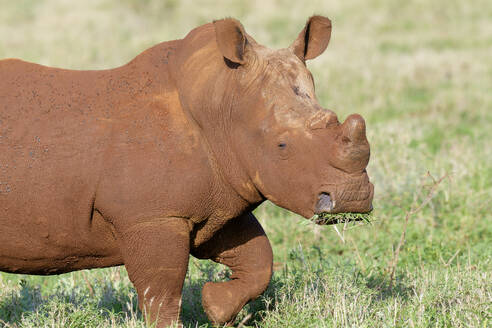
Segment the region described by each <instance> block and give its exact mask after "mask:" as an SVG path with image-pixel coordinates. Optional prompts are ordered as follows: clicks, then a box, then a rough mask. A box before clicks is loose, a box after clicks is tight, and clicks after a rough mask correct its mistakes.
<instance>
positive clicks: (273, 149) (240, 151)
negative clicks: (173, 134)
mask: <svg viewBox="0 0 492 328" xmlns="http://www.w3.org/2000/svg"><path fill="white" fill-rule="evenodd" d="M330 35H331V21H330V20H329V19H327V18H325V17H321V16H313V17H311V18H310V19H309V20H308V22H307V24H306V26H305V27H304V29H303V30H302V31H301V33H300V34H299V36H298V37H297V39H296V40H295V41H294V42H293V43H292V45H291V46H290V47H288V48H286V49H280V50H271V49H269V48H266V47H264V46H262V45H260V44H258V43H257V42H256V41H255V40H254V39H253V38H252V37H251V36H250V35H248V34H247V33H246V32H245V30H244V28H243V26H242V25H241V23H239V22H238V21H237V20H234V19H224V20H220V21H215V22H214V23H213V24H207V25H204V26H202V27H200V28H198V29H196V30H193V31H192V32H190V34H188V36H187V37H186V38H185V39H184V41H185V42H184V43H183V46H182V47H181V48H180V49H179V50H178V51H177V53H176V58H177V61H179V62H180V64H179V65H178V66H177V67H178V68H177V70H176V71H175V72H174V73H173V74H174V76H181V77H184V78H177V79H176V80H178V82H177V84H178V88H179V89H180V90H185V89H186V90H187V92H180V101H181V103H182V106H183V108H185V109H186V112H187V113H188V115H189V116H190V118H191V120H193V121H194V122H195V123H196V125H197V127H198V128H199V129H200V130H201V132H202V135H203V136H204V137H205V139H206V140H207V141H208V144H209V146H210V149H211V153H213V154H214V157H215V159H216V162H217V166H219V167H220V168H221V170H222V171H223V172H225V173H223V176H224V177H225V179H226V180H227V181H228V183H229V184H231V185H232V186H233V187H234V189H235V190H236V191H237V192H238V194H241V196H242V197H243V198H244V199H249V200H250V202H252V203H254V202H258V201H261V200H264V199H265V198H266V199H269V200H270V201H272V202H273V203H275V204H276V205H278V206H281V207H283V208H286V209H288V210H290V211H293V212H295V213H298V214H300V215H302V216H304V217H306V218H310V217H312V216H313V215H314V214H320V213H322V212H330V213H339V212H368V211H370V210H371V209H372V205H371V203H372V198H373V191H374V188H373V185H372V184H371V183H370V182H369V178H368V175H367V172H366V166H367V164H368V161H369V153H370V151H369V143H368V141H367V138H366V126H365V122H364V119H363V118H362V117H361V116H360V115H358V114H353V115H350V116H349V117H348V118H347V119H346V120H345V122H343V123H340V122H339V121H338V119H337V116H336V114H335V113H334V112H333V111H331V110H328V109H324V108H323V107H321V105H320V104H319V102H318V99H317V97H316V94H315V87H314V80H313V77H312V75H311V73H310V72H309V70H308V69H307V67H306V61H307V60H310V59H313V58H315V57H317V56H319V55H320V54H321V53H322V52H323V51H324V50H325V49H326V47H327V45H328V43H329V40H330ZM197 72H199V73H197Z"/></svg>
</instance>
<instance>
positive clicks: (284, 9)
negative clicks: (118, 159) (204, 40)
mask: <svg viewBox="0 0 492 328" xmlns="http://www.w3.org/2000/svg"><path fill="white" fill-rule="evenodd" d="M312 14H321V15H325V16H328V17H329V18H331V19H332V22H333V32H332V39H331V42H330V45H329V46H328V49H327V51H326V52H325V53H324V54H323V55H322V56H321V57H319V58H317V59H315V60H313V61H311V62H309V63H308V68H309V69H310V70H311V71H312V73H313V76H314V79H315V81H316V90H317V95H318V98H319V99H320V102H321V104H322V105H323V106H324V107H327V108H330V109H333V110H334V111H335V112H336V113H337V114H338V115H339V118H340V120H343V119H345V117H346V116H347V115H349V114H351V113H354V112H357V113H360V114H361V115H363V116H364V117H365V118H366V123H367V131H368V139H369V141H370V143H371V161H370V164H369V167H368V173H369V176H370V177H371V179H372V181H373V183H374V185H375V188H376V193H375V200H374V206H375V208H376V210H375V212H374V221H373V222H372V224H364V225H359V224H357V225H350V226H345V227H344V226H343V225H339V226H337V227H336V228H337V230H335V229H334V227H333V226H326V227H319V226H314V225H312V224H310V223H309V222H307V221H304V220H302V219H301V218H299V217H298V216H296V215H294V214H292V213H289V212H287V211H285V210H282V209H279V208H277V207H275V206H274V205H272V204H270V203H266V204H264V205H262V206H261V207H260V208H259V209H257V210H256V215H257V216H258V217H259V218H260V221H261V223H262V225H263V226H264V228H265V230H266V232H267V234H268V236H269V237H270V239H271V241H272V244H273V248H274V253H275V269H276V271H275V274H274V277H273V280H272V283H271V286H270V287H269V289H268V290H267V292H266V293H265V295H264V296H262V297H260V298H259V299H258V300H256V301H255V302H253V303H251V304H250V305H248V306H247V307H246V308H245V309H244V310H243V311H242V312H241V314H240V315H239V317H238V320H237V322H236V324H237V325H240V326H258V327H429V326H433V327H489V326H490V322H491V320H492V310H491V303H492V295H491V291H492V283H491V280H492V279H491V272H492V264H491V258H492V246H491V245H492V214H491V210H492V205H491V203H490V202H491V199H492V92H491V90H492V19H491V18H492V2H490V1H485V0H476V1H456V0H447V1H445V0H434V1H424V0H413V1H391V0H389V1H383V0H365V1H363V0H347V1H309V2H301V1H296V2H292V1H285V0H271V1H270V0H263V1H237V0H233V1H219V0H202V1H189V0H184V1H177V0H175V1H158V0H141V1H138V0H121V1H109V0H99V1H96V0H85V1H69V0H56V1H55V0H50V1H48V0H37V1H36V0H16V1H9V0H0V58H9V57H17V58H21V59H24V60H27V61H32V62H36V63H40V64H44V65H50V66H57V67H63V68H73V69H104V68H111V67H116V66H120V65H123V64H125V63H126V62H128V61H130V60H131V59H132V58H133V57H135V56H136V55H137V54H139V53H140V52H142V51H143V50H145V49H147V48H149V47H150V46H152V45H154V44H156V43H159V42H162V41H166V40H173V39H177V38H182V37H184V36H185V35H186V33H187V32H189V31H190V30H191V29H192V28H194V27H196V26H199V25H201V24H204V23H207V22H210V21H212V20H214V19H218V18H223V17H228V16H231V17H235V18H238V19H239V20H240V21H241V22H242V23H243V25H244V27H245V29H246V31H247V32H248V33H249V34H250V35H252V36H253V37H254V38H255V39H256V40H257V41H258V42H259V43H262V44H265V45H267V46H269V47H272V48H283V47H287V46H288V45H290V43H291V42H292V41H293V40H294V39H295V37H296V36H297V34H298V33H299V31H300V30H301V29H302V28H303V26H304V23H305V21H306V20H307V18H308V17H309V16H311V15H312ZM0 78H1V76H0ZM442 176H444V177H445V178H444V179H443V180H442V182H441V183H440V184H439V185H437V186H435V180H438V179H439V178H440V177H442ZM433 186H435V188H434V189H435V192H433V193H432V196H433V197H432V199H431V200H430V201H429V202H428V203H427V204H426V206H424V207H423V208H422V210H421V211H419V212H417V213H415V214H414V215H411V216H409V220H408V226H407V227H406V228H405V216H406V213H408V212H409V211H410V210H411V209H413V208H416V207H417V206H418V205H419V204H421V203H422V202H423V201H424V200H425V199H426V197H427V195H428V193H429V192H431V191H432V190H431V188H432V187H433ZM404 231H405V232H406V234H405V236H404V237H405V238H404V240H405V242H404V243H403V245H402V247H401V248H400V252H399V256H398V262H397V263H395V253H396V249H398V243H399V241H400V238H401V237H402V233H403V232H404ZM0 242H1V240H0ZM393 271H394V275H392V272H393ZM228 274H229V272H228V270H226V269H224V268H223V267H222V266H219V265H215V264H212V263H209V262H207V261H198V260H196V259H191V260H190V270H189V273H188V277H187V280H186V284H185V289H184V294H183V311H182V313H183V321H184V324H185V326H186V327H207V326H210V324H209V323H208V321H207V319H206V317H205V315H204V313H203V310H202V309H201V305H200V288H201V286H202V284H203V283H204V282H205V281H208V280H220V279H224V278H227V276H228ZM143 326H145V324H144V322H143V320H142V318H141V314H140V313H138V311H137V310H136V296H135V292H134V290H133V289H132V286H131V284H130V283H129V281H128V278H127V276H126V272H125V270H124V269H123V268H111V269H105V270H91V271H81V272H75V273H70V274H66V275H61V276H54V277H34V276H22V275H10V274H2V273H0V327H143Z"/></svg>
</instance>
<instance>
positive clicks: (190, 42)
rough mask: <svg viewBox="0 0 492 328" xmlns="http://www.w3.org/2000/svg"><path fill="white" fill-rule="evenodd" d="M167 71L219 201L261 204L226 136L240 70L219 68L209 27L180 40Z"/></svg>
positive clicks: (219, 57) (219, 59)
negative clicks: (208, 164) (196, 137)
mask: <svg viewBox="0 0 492 328" xmlns="http://www.w3.org/2000/svg"><path fill="white" fill-rule="evenodd" d="M169 72H170V76H171V79H172V80H173V82H174V85H175V86H176V88H177V90H178V93H179V99H180V102H181V106H182V108H183V111H184V113H185V115H186V116H187V118H188V119H189V121H190V122H192V124H193V126H194V127H195V128H196V130H197V131H198V132H199V134H200V135H201V137H202V140H203V142H204V145H205V149H206V150H207V152H208V157H209V160H210V162H211V166H212V167H213V169H214V173H215V179H216V182H217V189H218V190H219V192H218V198H219V199H220V201H221V202H222V203H227V202H229V203H231V204H237V205H236V206H237V208H238V209H239V208H241V210H245V209H247V208H250V207H251V206H256V205H257V204H259V203H260V202H262V201H263V200H264V199H265V198H264V197H263V195H262V194H261V193H260V192H259V191H258V190H257V189H256V187H255V185H254V184H253V182H252V179H251V178H250V177H249V176H248V174H247V171H246V170H245V169H244V167H243V166H242V165H241V162H240V160H239V158H238V156H237V151H238V150H237V149H235V147H234V145H233V144H232V138H231V134H233V133H234V131H231V126H232V124H231V123H232V122H231V120H232V116H233V111H234V109H235V108H234V105H235V103H236V99H235V98H236V95H237V94H238V92H237V91H238V90H237V85H238V83H237V81H238V78H239V77H240V74H242V72H240V71H239V70H235V69H231V68H228V67H227V66H225V65H224V58H223V56H222V55H221V54H220V52H219V50H218V48H217V44H216V41H215V30H214V28H213V25H212V24H206V25H203V26H201V27H199V28H197V29H195V30H193V31H191V32H190V33H189V34H188V35H187V36H186V37H185V38H184V39H182V40H180V41H179V46H178V47H177V49H176V52H174V53H173V54H172V55H171V56H170V58H169ZM232 198H234V199H235V200H234V201H232ZM231 201H232V202H231Z"/></svg>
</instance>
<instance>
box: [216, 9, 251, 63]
mask: <svg viewBox="0 0 492 328" xmlns="http://www.w3.org/2000/svg"><path fill="white" fill-rule="evenodd" d="M214 26H215V37H216V39H217V45H218V46H219V50H220V52H221V53H222V55H223V56H224V57H225V58H227V59H228V60H229V61H231V62H233V63H236V64H241V65H242V64H244V63H245V62H246V61H245V57H244V53H245V50H246V44H247V42H248V41H247V39H246V32H245V31H244V27H243V25H241V23H240V22H239V21H238V20H236V19H234V18H226V19H222V20H218V21H214Z"/></svg>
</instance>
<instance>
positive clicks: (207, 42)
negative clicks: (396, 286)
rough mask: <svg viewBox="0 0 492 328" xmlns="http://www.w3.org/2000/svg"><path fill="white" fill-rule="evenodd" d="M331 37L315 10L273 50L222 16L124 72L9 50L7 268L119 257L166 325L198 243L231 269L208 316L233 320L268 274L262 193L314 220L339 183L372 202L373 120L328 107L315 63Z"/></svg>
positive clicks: (0, 203) (3, 191)
mask: <svg viewBox="0 0 492 328" xmlns="http://www.w3.org/2000/svg"><path fill="white" fill-rule="evenodd" d="M330 35H331V22H330V20H328V19H327V18H325V17H321V16H313V17H311V18H310V19H309V20H308V22H307V23H306V26H305V27H304V29H303V30H302V31H301V33H300V34H299V36H298V38H297V39H296V40H295V41H294V42H293V43H292V45H291V46H290V47H289V48H286V49H281V50H271V49H268V48H266V47H264V46H261V45H259V44H257V43H256V42H255V41H254V39H253V38H252V37H251V36H249V35H248V34H247V33H246V32H245V31H244V28H243V26H242V25H241V24H240V23H239V22H238V21H237V20H234V19H224V20H219V21H215V22H213V23H209V24H206V25H203V26H200V27H198V28H196V29H194V30H192V31H191V32H190V33H189V34H188V35H187V36H186V37H185V38H184V39H181V40H175V41H169V42H164V43H161V44H158V45H156V46H154V47H152V48H150V49H148V50H146V51H144V52H143V53H142V54H140V55H139V56H137V57H136V58H135V59H134V60H132V61H131V62H129V63H128V64H126V65H124V66H122V67H119V68H115V69H109V70H100V71H74V70H65V69H59V68H51V67H45V66H41V65H37V64H33V63H27V62H24V61H21V60H18V59H4V60H0V75H1V77H2V78H1V79H0V183H1V184H0V270H1V271H5V272H11V273H24V274H38V275H50V274H60V273H64V272H70V271H74V270H80V269H89V268H102V267H109V266H116V265H125V267H126V269H127V271H128V274H129V277H130V280H131V281H132V283H133V284H134V286H135V288H136V290H137V293H138V297H139V306H140V308H141V309H142V310H144V313H145V315H146V318H147V320H148V321H149V322H156V323H157V327H166V326H168V325H170V324H172V323H175V322H178V323H179V312H180V304H181V291H182V287H183V281H184V278H185V275H186V271H187V266H188V259H189V256H190V254H191V255H192V256H195V257H198V258H201V259H211V260H213V261H215V262H218V263H222V264H225V265H226V266H228V267H230V268H231V269H232V272H233V275H232V276H231V279H230V280H229V281H225V282H218V283H210V282H209V283H206V284H205V286H204V288H203V292H202V302H203V306H204V309H205V312H206V313H207V315H208V317H209V318H210V320H211V321H212V322H213V323H216V324H232V322H233V321H234V318H235V316H236V315H237V313H238V312H239V311H240V310H241V308H242V307H243V306H244V305H245V304H246V303H247V302H249V301H250V300H252V299H254V298H256V297H258V296H259V295H260V294H261V293H262V292H263V291H264V290H265V289H266V287H267V286H268V284H269V282H270V278H271V275H272V258H273V257H272V249H271V246H270V243H269V241H268V238H267V236H266V235H265V232H264V231H263V229H262V227H261V226H260V224H259V223H258V221H257V220H256V218H255V217H254V216H253V214H252V213H251V212H252V210H253V209H255V208H256V207H257V206H258V205H259V204H261V203H262V202H263V201H265V200H267V199H268V200H270V201H272V202H274V203H275V204H277V205H279V206H281V207H284V208H286V209H288V210H291V211H293V212H295V213H298V214H300V215H302V216H304V217H306V218H310V217H312V216H313V215H314V214H315V211H326V210H327V209H326V208H325V209H323V208H321V209H320V206H319V204H318V206H317V202H318V199H319V197H320V195H321V194H329V196H330V198H329V199H330V200H331V201H332V202H331V203H330V202H328V203H329V205H330V206H331V207H330V208H329V210H331V211H332V212H347V211H350V212H367V211H369V210H370V209H371V201H372V197H373V190H374V189H373V186H372V184H371V183H370V182H369V178H368V176H367V173H366V171H365V168H366V166H367V163H368V161H369V143H368V142H367V139H366V136H365V122H364V120H363V119H362V117H360V116H359V115H356V114H354V115H351V116H349V117H348V118H347V119H346V120H345V122H344V123H343V124H341V123H340V122H339V121H338V119H337V117H336V115H335V114H334V113H333V112H332V111H330V110H327V109H324V108H322V107H321V106H320V105H319V103H318V101H317V98H316V95H315V93H314V82H313V79H312V76H311V73H310V72H309V71H308V70H307V68H306V63H305V62H306V60H309V59H313V58H315V57H317V56H318V55H320V54H321V53H322V52H323V51H324V50H325V48H326V47H327V45H328V42H329V39H330ZM326 199H327V198H326V197H325V200H326ZM323 204H324V203H323ZM323 206H325V205H323ZM323 206H321V207H323ZM325 207H326V206H325Z"/></svg>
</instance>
